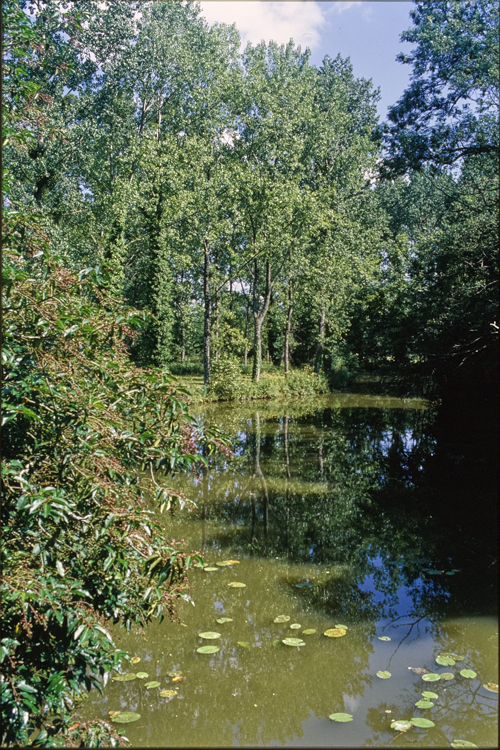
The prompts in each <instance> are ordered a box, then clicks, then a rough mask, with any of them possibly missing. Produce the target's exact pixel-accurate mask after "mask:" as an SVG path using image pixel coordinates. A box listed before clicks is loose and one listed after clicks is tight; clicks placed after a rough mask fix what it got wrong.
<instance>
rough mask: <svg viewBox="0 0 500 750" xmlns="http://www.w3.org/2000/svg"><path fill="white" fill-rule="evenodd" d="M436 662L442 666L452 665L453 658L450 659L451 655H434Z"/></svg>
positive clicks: (453, 662)
mask: <svg viewBox="0 0 500 750" xmlns="http://www.w3.org/2000/svg"><path fill="white" fill-rule="evenodd" d="M436 664H440V665H441V666H442V667H452V666H453V665H454V664H455V659H452V658H451V656H443V654H440V655H439V656H437V657H436Z"/></svg>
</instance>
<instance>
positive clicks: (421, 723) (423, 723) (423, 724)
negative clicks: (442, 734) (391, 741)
mask: <svg viewBox="0 0 500 750" xmlns="http://www.w3.org/2000/svg"><path fill="white" fill-rule="evenodd" d="M411 723H412V724H413V726H414V727H420V728H421V729H427V728H428V727H435V726H436V725H435V724H434V722H433V721H431V720H430V719H421V718H420V717H418V716H413V717H412V719H411Z"/></svg>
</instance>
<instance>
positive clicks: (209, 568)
mask: <svg viewBox="0 0 500 750" xmlns="http://www.w3.org/2000/svg"><path fill="white" fill-rule="evenodd" d="M203 570H206V571H207V573H213V572H214V570H219V568H212V567H208V568H203Z"/></svg>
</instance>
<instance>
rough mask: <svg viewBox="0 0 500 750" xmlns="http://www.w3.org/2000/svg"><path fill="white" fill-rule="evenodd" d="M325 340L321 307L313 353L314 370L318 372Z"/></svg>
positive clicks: (322, 309)
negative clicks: (316, 341)
mask: <svg viewBox="0 0 500 750" xmlns="http://www.w3.org/2000/svg"><path fill="white" fill-rule="evenodd" d="M324 340H325V308H324V307H322V308H321V317H320V319H319V331H318V343H317V344H316V352H315V355H314V371H315V372H316V373H317V374H318V373H319V371H320V370H321V366H322V364H323V346H324Z"/></svg>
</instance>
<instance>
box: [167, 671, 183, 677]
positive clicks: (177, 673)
mask: <svg viewBox="0 0 500 750" xmlns="http://www.w3.org/2000/svg"><path fill="white" fill-rule="evenodd" d="M167 674H168V676H169V677H179V675H181V674H182V671H181V670H180V669H174V670H172V671H171V672H167Z"/></svg>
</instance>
